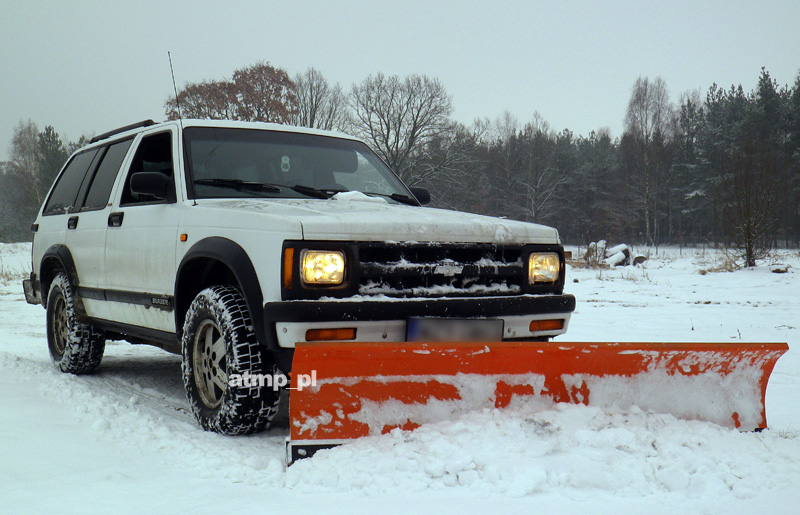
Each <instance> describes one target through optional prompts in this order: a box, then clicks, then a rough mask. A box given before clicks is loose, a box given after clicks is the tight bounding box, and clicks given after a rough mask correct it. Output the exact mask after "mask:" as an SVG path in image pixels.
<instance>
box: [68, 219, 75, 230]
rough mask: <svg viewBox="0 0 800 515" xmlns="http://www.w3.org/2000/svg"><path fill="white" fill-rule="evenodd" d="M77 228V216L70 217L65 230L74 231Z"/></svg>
mask: <svg viewBox="0 0 800 515" xmlns="http://www.w3.org/2000/svg"><path fill="white" fill-rule="evenodd" d="M77 227H78V217H77V216H70V217H69V220H67V229H70V230H71V229H76V228H77Z"/></svg>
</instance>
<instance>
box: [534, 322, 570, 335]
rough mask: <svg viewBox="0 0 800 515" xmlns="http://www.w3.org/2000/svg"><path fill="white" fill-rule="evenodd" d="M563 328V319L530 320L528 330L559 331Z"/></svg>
mask: <svg viewBox="0 0 800 515" xmlns="http://www.w3.org/2000/svg"><path fill="white" fill-rule="evenodd" d="M561 329H564V321H563V320H561V319H557V320H531V325H530V331H531V332H532V333H535V332H537V331H560V330H561Z"/></svg>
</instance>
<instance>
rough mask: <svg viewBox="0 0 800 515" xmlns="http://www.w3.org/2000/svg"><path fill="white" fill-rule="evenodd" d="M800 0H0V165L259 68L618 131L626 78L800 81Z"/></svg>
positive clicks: (460, 113)
mask: <svg viewBox="0 0 800 515" xmlns="http://www.w3.org/2000/svg"><path fill="white" fill-rule="evenodd" d="M798 27H800V1H797V0H786V1H751V2H741V1H735V0H727V1H721V2H711V1H708V2H704V1H700V0H694V1H688V2H683V1H667V2H644V1H642V2H622V1H608V2H604V1H587V2H575V1H563V2H544V1H542V2H539V1H527V2H526V1H519V2H515V1H501V0H497V1H493V2H491V1H486V0H483V1H473V0H442V1H433V0H428V1H401V0H395V1H393V2H383V1H380V0H371V1H366V0H363V1H347V0H339V1H336V2H330V1H329V2H321V1H320V2H303V1H300V0H297V1H286V0H284V1H280V2H278V1H272V0H265V1H253V2H251V1H240V2H233V1H228V2H213V1H204V0H197V1H192V2H183V1H167V0H161V1H157V2H152V1H149V0H138V1H125V0H119V1H114V2H112V1H105V2H102V1H101V2H90V1H81V0H75V1H70V2H67V1H60V2H47V1H36V0H24V1H22V0H0V161H2V160H5V159H7V158H8V148H9V146H10V144H11V138H12V134H13V130H14V127H15V126H16V125H17V124H18V123H19V122H20V120H28V119H30V120H32V121H34V122H35V123H36V124H37V125H38V126H39V128H40V130H41V129H43V128H44V127H45V126H47V125H52V126H53V127H54V128H55V129H56V131H57V132H58V133H59V134H61V136H62V138H64V139H65V140H76V139H78V138H79V137H80V136H81V135H82V134H85V135H92V134H99V133H102V132H105V131H108V130H110V129H113V128H116V127H119V126H122V125H126V124H129V123H132V122H135V121H139V120H143V119H147V118H152V119H153V120H156V121H161V120H163V119H164V118H165V117H164V107H163V105H164V101H165V100H166V99H167V97H168V96H170V95H172V94H173V93H172V88H173V86H172V79H171V77H170V68H169V61H168V58H167V52H168V51H170V52H171V53H172V59H173V64H174V68H175V78H176V80H177V83H178V87H179V88H180V87H182V86H183V85H185V84H186V83H188V82H199V81H202V80H205V79H222V78H227V77H230V76H231V74H232V73H233V71H234V70H235V69H237V68H242V67H246V66H249V65H252V64H254V63H256V62H258V61H268V62H270V64H272V65H273V66H278V67H282V68H284V69H286V70H287V71H288V72H289V74H290V75H294V74H296V73H299V72H302V71H304V70H306V69H307V68H309V67H314V68H316V69H318V70H320V71H321V72H322V73H323V74H324V75H325V77H326V78H327V79H328V80H329V81H331V82H339V83H341V84H342V86H343V87H344V88H345V89H346V90H349V88H350V86H351V85H352V84H354V83H357V82H360V81H362V80H363V79H364V78H366V77H367V76H369V75H370V74H375V73H377V72H383V73H384V74H387V75H400V76H404V75H407V74H412V73H417V74H425V75H428V76H431V77H436V78H438V79H439V80H440V81H441V82H442V84H443V85H444V86H445V88H446V89H447V91H448V92H449V93H450V94H451V95H452V97H453V106H454V112H453V118H455V119H456V120H458V121H461V122H464V123H467V124H469V123H471V122H472V121H473V120H474V119H476V118H490V119H497V118H498V117H500V116H501V115H502V113H503V112H504V111H508V112H510V113H511V114H512V115H513V116H515V117H516V118H517V119H518V120H519V121H520V122H522V123H524V122H527V121H529V120H531V119H533V115H534V113H535V112H538V113H540V114H541V116H542V117H543V118H544V119H545V120H546V121H547V122H549V124H550V126H551V127H552V128H553V129H555V130H562V129H565V128H568V129H570V130H572V131H573V132H574V133H575V134H576V135H577V134H582V135H588V134H589V133H590V132H591V131H592V130H597V129H600V128H606V127H607V128H609V129H610V130H611V134H612V136H614V137H616V136H619V135H620V134H621V132H622V130H623V118H624V115H625V108H626V105H627V102H628V98H629V96H630V92H631V87H632V85H633V83H634V81H635V80H636V78H637V77H640V76H641V77H651V78H655V77H656V76H661V77H662V78H663V79H664V80H665V82H666V84H667V87H668V88H669V91H670V93H671V97H672V100H673V101H677V100H678V98H679V95H680V93H681V92H684V91H689V90H695V89H699V90H700V91H701V92H702V93H703V95H704V94H705V92H706V91H707V90H708V87H709V86H711V84H713V83H717V84H720V85H722V86H725V87H729V86H731V85H733V84H742V86H743V87H744V88H745V90H748V91H749V90H751V89H753V87H754V86H755V84H756V82H757V80H758V76H759V73H760V71H761V67H766V69H767V70H768V71H769V72H770V74H771V76H772V77H773V78H774V79H776V80H777V81H778V83H779V84H781V85H783V84H791V83H794V81H795V79H796V78H797V75H798V72H800V30H798Z"/></svg>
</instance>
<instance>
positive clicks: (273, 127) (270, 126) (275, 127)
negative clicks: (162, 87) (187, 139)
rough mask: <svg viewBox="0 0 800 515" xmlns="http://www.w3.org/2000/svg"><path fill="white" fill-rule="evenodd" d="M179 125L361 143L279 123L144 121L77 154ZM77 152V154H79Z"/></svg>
mask: <svg viewBox="0 0 800 515" xmlns="http://www.w3.org/2000/svg"><path fill="white" fill-rule="evenodd" d="M175 125H178V126H179V127H181V128H185V127H215V128H231V129H256V130H263V131H279V132H292V133H297V134H314V135H318V136H329V137H332V138H339V139H349V140H353V141H361V140H359V139H358V138H356V137H353V136H350V135H348V134H344V133H342V132H336V131H326V130H322V129H311V128H308V127H295V126H292V125H282V124H279V123H265V122H241V121H234V120H197V119H185V120H168V121H165V122H161V123H156V122H154V121H153V120H144V121H141V122H138V123H134V124H131V125H125V126H123V127H120V128H118V129H114V130H112V131H109V132H106V133H103V134H101V135H99V136H96V137H94V138H92V140H91V142H90V143H89V144H88V145H86V146H84V147H81V148H80V149H79V150H78V151H77V152H83V151H85V150H89V149H91V148H94V147H98V146H101V145H104V144H107V143H108V142H109V141H112V140H114V141H115V140H120V139H125V138H129V137H131V136H135V135H136V134H138V133H140V132H142V131H144V130H148V131H150V130H153V129H159V128H161V127H172V126H175ZM77 152H76V153H77Z"/></svg>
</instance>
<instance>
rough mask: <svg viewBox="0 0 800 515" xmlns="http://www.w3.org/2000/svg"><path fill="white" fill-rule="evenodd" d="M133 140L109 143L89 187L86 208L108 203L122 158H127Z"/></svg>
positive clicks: (102, 206) (98, 206)
mask: <svg viewBox="0 0 800 515" xmlns="http://www.w3.org/2000/svg"><path fill="white" fill-rule="evenodd" d="M132 142H133V140H132V139H128V140H125V141H120V142H118V143H114V144H113V145H109V147H108V150H107V151H106V154H105V156H103V160H102V161H101V162H100V166H98V167H97V172H96V173H95V174H94V179H93V180H92V185H91V186H90V187H89V194H88V195H87V196H86V202H84V204H83V209H84V210H87V211H88V210H92V209H103V208H104V207H106V205H108V199H109V197H110V196H111V188H113V187H114V181H115V180H116V178H117V174H118V173H119V169H120V167H121V166H122V160H123V159H125V156H126V155H127V153H128V149H129V148H130V147H131V143H132Z"/></svg>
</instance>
